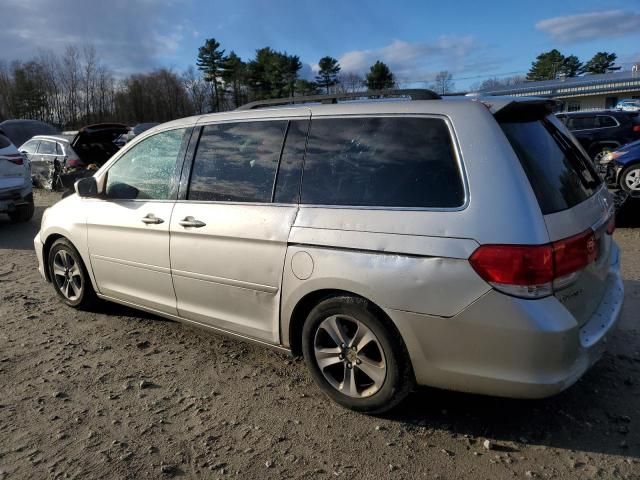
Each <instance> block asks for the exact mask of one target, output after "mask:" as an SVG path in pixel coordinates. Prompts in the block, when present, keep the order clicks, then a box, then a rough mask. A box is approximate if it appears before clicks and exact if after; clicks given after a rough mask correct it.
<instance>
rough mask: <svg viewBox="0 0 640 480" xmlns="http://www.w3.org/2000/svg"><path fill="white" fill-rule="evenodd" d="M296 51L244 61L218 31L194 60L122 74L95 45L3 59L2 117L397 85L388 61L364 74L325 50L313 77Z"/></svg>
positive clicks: (176, 114)
mask: <svg viewBox="0 0 640 480" xmlns="http://www.w3.org/2000/svg"><path fill="white" fill-rule="evenodd" d="M301 69H302V62H301V61H300V58H299V57H298V56H297V55H290V54H288V53H287V52H279V51H276V50H274V49H272V48H270V47H264V48H260V49H258V50H256V52H255V56H254V57H253V58H251V59H247V60H243V59H242V58H240V56H238V55H237V54H236V53H235V52H234V51H230V52H229V54H226V53H225V50H224V49H222V48H221V45H220V43H219V42H217V41H216V40H215V39H214V38H210V39H207V40H206V41H205V42H204V44H203V45H202V46H201V47H200V48H199V51H198V55H197V60H196V64H195V67H194V66H190V67H189V68H187V69H186V70H185V71H184V72H176V71H174V70H173V69H170V68H158V69H155V70H153V71H150V72H147V73H136V74H130V75H126V76H123V77H118V76H117V75H116V73H115V72H114V71H113V70H112V69H110V68H109V66H107V65H105V64H104V63H102V62H101V61H100V58H99V56H98V54H97V52H96V49H95V48H94V47H92V46H87V47H84V48H78V47H76V46H68V47H67V48H66V49H65V50H64V51H63V52H62V53H59V54H56V53H53V52H45V53H41V54H39V55H38V56H36V57H34V58H31V59H29V60H27V61H14V62H11V63H2V62H0V121H2V120H5V119H8V118H29V119H36V120H42V121H45V122H47V123H51V124H53V125H56V126H58V127H60V128H63V129H76V128H79V127H81V126H83V125H88V124H92V123H101V122H122V123H127V124H135V123H140V122H151V121H155V122H165V121H168V120H172V119H175V118H180V117H185V116H189V115H195V114H203V113H208V112H218V111H225V110H231V109H234V108H237V107H239V106H240V105H242V104H244V103H247V102H250V101H253V100H261V99H269V98H282V97H294V96H300V95H313V94H320V93H329V92H355V91H360V90H367V89H371V90H373V89H375V90H379V89H385V88H392V87H394V86H395V84H396V80H395V77H394V75H393V73H392V72H391V70H390V69H389V67H388V66H387V65H385V64H384V63H383V62H380V61H377V62H375V63H374V64H373V65H372V66H371V68H370V71H369V72H368V73H367V74H366V75H360V74H358V73H355V72H344V71H342V68H341V66H340V64H339V62H338V60H337V59H335V58H333V57H329V56H325V57H322V58H321V59H320V60H319V62H318V71H317V74H316V76H315V78H314V79H313V80H307V79H304V78H301V77H300V71H301Z"/></svg>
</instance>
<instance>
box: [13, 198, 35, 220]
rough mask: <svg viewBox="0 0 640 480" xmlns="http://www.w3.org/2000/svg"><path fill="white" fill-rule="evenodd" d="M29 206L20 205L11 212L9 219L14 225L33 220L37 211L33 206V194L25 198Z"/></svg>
mask: <svg viewBox="0 0 640 480" xmlns="http://www.w3.org/2000/svg"><path fill="white" fill-rule="evenodd" d="M25 200H26V202H27V204H26V205H19V206H17V207H16V209H15V210H14V211H13V212H9V218H10V219H11V221H12V222H13V223H25V222H28V221H29V220H31V218H33V214H34V212H35V210H36V208H35V205H34V204H33V194H29V195H27V196H26V198H25Z"/></svg>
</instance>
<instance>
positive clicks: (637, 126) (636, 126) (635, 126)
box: [633, 125, 640, 133]
mask: <svg viewBox="0 0 640 480" xmlns="http://www.w3.org/2000/svg"><path fill="white" fill-rule="evenodd" d="M633 131H634V132H636V133H640V125H634V126H633Z"/></svg>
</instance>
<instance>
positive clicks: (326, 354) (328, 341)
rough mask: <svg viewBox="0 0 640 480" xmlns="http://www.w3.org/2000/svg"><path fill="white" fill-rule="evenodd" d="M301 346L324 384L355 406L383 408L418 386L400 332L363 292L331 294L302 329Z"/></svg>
mask: <svg viewBox="0 0 640 480" xmlns="http://www.w3.org/2000/svg"><path fill="white" fill-rule="evenodd" d="M302 350H303V354H304V359H305V363H306V364H307V367H308V368H309V370H310V372H311V376H312V377H313V379H314V381H315V382H316V384H317V385H318V386H319V387H320V389H321V390H322V391H323V392H324V393H325V394H326V395H327V396H329V397H330V398H331V399H332V400H334V401H335V402H336V403H338V404H340V405H342V406H344V407H346V408H349V409H351V410H355V411H358V412H366V413H370V414H381V413H384V412H386V411H388V410H391V409H392V408H394V407H395V406H397V405H398V404H399V403H400V402H402V401H403V400H404V399H405V398H406V397H407V395H408V394H409V393H410V392H411V390H412V389H413V387H414V385H415V380H414V375H413V370H412V368H411V361H410V359H409V355H408V353H407V350H406V347H405V345H404V343H403V342H402V339H401V337H400V334H399V333H398V331H397V330H396V329H395V327H394V326H393V324H391V322H390V321H389V320H388V319H387V318H386V317H384V316H383V314H382V313H381V312H379V311H378V310H377V309H376V308H375V307H374V306H373V305H372V304H371V303H370V302H369V301H367V300H365V299H363V298H360V297H354V296H340V297H332V298H328V299H325V300H323V301H322V302H320V303H319V304H318V305H316V307H315V308H314V309H313V310H311V312H310V313H309V315H308V317H307V319H306V322H305V324H304V327H303V330H302Z"/></svg>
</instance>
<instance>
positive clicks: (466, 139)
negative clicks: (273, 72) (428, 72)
mask: <svg viewBox="0 0 640 480" xmlns="http://www.w3.org/2000/svg"><path fill="white" fill-rule="evenodd" d="M361 95H362V94H361ZM427 98H430V99H428V100H413V99H412V100H407V99H404V100H396V101H368V102H342V103H337V104H333V105H323V104H319V103H311V104H306V105H304V104H303V105H300V106H299V105H293V106H289V107H286V108H259V109H245V110H241V111H234V112H229V113H222V114H211V115H204V116H198V117H192V118H187V119H184V120H178V121H174V122H170V123H166V124H163V125H160V126H158V127H155V128H153V129H151V130H150V131H148V132H146V133H145V134H143V135H141V136H140V137H137V138H136V139H135V140H134V141H132V142H131V143H130V144H127V145H126V146H125V147H124V149H123V150H121V151H120V152H118V153H117V154H116V155H115V156H114V157H113V158H112V159H111V160H110V161H109V162H108V163H107V164H105V165H104V166H103V167H102V168H101V169H100V170H99V171H98V172H97V173H96V174H95V176H94V177H92V178H86V179H83V180H80V181H79V182H78V183H77V184H76V192H77V194H75V195H72V196H70V197H68V198H66V199H64V200H62V201H60V202H59V203H58V204H56V205H55V206H54V207H52V208H50V209H48V210H47V211H46V212H45V214H44V217H43V220H42V228H41V230H40V232H39V233H38V235H37V236H36V238H35V246H36V251H37V254H38V260H39V263H40V267H39V269H40V272H41V274H42V275H43V276H44V277H45V278H46V279H47V280H49V281H51V283H52V284H53V287H54V288H55V291H56V292H57V293H58V295H59V296H60V297H61V299H62V300H63V301H64V302H66V303H67V304H68V305H70V306H73V307H79V308H84V307H87V306H88V305H90V304H91V303H93V302H94V301H95V300H96V298H99V299H104V300H110V301H114V302H118V303H122V304H126V305H130V306H133V307H135V308H139V309H142V310H146V311H149V312H153V313H156V314H158V315H161V316H164V317H168V318H172V319H176V320H179V321H183V322H187V323H193V324H197V325H201V326H203V327H207V328H210V329H212V330H215V331H220V332H225V333H228V334H232V335H234V336H236V337H240V338H244V339H250V340H253V341H257V342H259V343H262V344H265V345H269V346H272V347H275V348H278V349H281V350H286V351H291V352H293V353H294V354H302V355H303V356H304V359H305V361H306V363H307V365H308V367H309V369H310V371H311V374H312V376H313V378H314V380H315V381H316V382H317V384H318V385H319V387H320V388H321V389H322V390H323V391H324V392H325V393H326V394H327V395H328V396H329V397H331V398H332V399H333V400H335V401H336V402H338V403H340V404H342V405H344V406H346V407H349V408H351V409H354V410H358V411H364V412H372V413H379V412H383V411H385V410H388V409H390V408H392V407H393V406H395V405H397V404H398V403H399V402H400V401H401V400H402V399H403V398H404V397H405V396H406V395H407V394H408V393H409V392H410V391H411V389H412V388H414V386H415V385H416V384H419V385H431V386H436V387H442V388H447V389H453V390H463V391H468V392H476V393H483V394H490V395H498V396H506V397H522V398H538V397H545V396H549V395H553V394H555V393H558V392H560V391H561V390H563V389H565V388H567V387H568V386H570V385H571V384H573V383H574V382H575V381H576V380H577V379H578V378H580V376H581V375H582V374H584V372H585V371H586V370H587V369H588V368H589V367H590V366H591V365H592V364H593V363H594V362H595V361H596V360H597V359H598V358H599V357H600V355H601V354H602V352H603V347H604V344H605V338H606V337H607V336H608V335H609V334H610V332H611V330H612V328H613V327H614V325H615V323H616V321H617V319H618V316H619V312H620V309H621V306H622V301H623V287H622V282H621V278H620V272H619V251H618V248H617V246H616V244H615V242H614V241H613V239H612V236H611V234H612V232H613V225H614V223H613V208H612V202H611V198H610V196H609V193H608V192H607V189H606V187H605V185H603V183H602V181H601V180H600V179H599V177H598V175H597V174H596V172H595V171H594V170H593V168H592V166H591V162H590V160H589V158H588V157H587V155H586V154H585V152H584V151H583V150H582V148H581V147H580V146H579V145H578V144H577V143H576V141H575V139H574V138H573V137H572V136H571V134H570V133H569V132H568V131H567V130H566V128H565V127H564V125H562V124H561V123H560V122H559V121H558V120H557V119H556V118H555V117H554V116H553V115H552V114H551V104H550V103H549V102H548V101H546V100H540V99H523V98H520V99H511V98H498V97H491V98H490V99H488V100H487V102H483V101H482V100H481V99H469V98H444V99H441V98H440V97H438V96H437V95H435V94H429V95H428V97H427Z"/></svg>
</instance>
